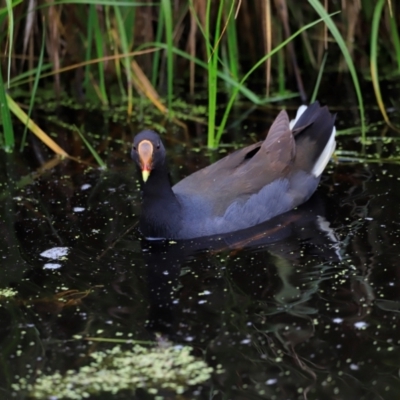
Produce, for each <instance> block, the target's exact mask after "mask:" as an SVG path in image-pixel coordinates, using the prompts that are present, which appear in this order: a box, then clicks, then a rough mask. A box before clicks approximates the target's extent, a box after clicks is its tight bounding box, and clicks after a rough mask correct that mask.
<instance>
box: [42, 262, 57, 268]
mask: <svg viewBox="0 0 400 400" xmlns="http://www.w3.org/2000/svg"><path fill="white" fill-rule="evenodd" d="M58 268H61V264H56V263H47V264H44V265H43V269H58Z"/></svg>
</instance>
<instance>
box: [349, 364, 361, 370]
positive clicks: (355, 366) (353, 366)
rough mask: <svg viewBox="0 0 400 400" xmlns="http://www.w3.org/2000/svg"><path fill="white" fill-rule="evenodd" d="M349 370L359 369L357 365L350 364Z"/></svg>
mask: <svg viewBox="0 0 400 400" xmlns="http://www.w3.org/2000/svg"><path fill="white" fill-rule="evenodd" d="M350 369H352V370H353V371H358V370H359V369H360V367H359V366H358V365H357V364H350Z"/></svg>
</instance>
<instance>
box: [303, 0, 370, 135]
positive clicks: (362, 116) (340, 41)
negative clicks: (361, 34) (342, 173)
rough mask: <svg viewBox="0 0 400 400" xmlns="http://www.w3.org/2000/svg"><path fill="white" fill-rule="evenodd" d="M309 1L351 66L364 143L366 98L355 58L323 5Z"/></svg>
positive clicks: (315, 1) (316, 0) (315, 0)
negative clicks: (364, 97)
mask: <svg viewBox="0 0 400 400" xmlns="http://www.w3.org/2000/svg"><path fill="white" fill-rule="evenodd" d="M308 2H309V3H310V4H311V5H312V7H313V8H314V10H315V11H316V12H317V13H318V15H319V16H320V17H321V18H324V21H325V24H326V25H327V27H328V29H329V30H330V32H331V34H332V36H333V37H334V38H335V41H336V43H337V44H338V46H339V48H340V50H341V51H342V54H343V57H344V59H345V61H346V64H347V66H348V68H349V71H350V74H351V77H352V79H353V85H354V89H355V91H356V95H357V100H358V106H359V108H360V119H361V140H362V142H363V143H364V142H365V139H366V125H365V112H364V99H363V97H362V93H361V87H360V83H359V81H358V76H357V72H356V68H355V66H354V63H353V60H352V59H351V55H350V53H349V50H348V49H347V46H346V42H345V41H344V40H343V37H342V35H341V34H340V32H339V29H338V28H337V26H336V25H335V23H334V22H333V21H332V18H331V17H330V15H329V14H328V13H327V12H326V10H325V8H324V7H323V5H322V4H321V3H320V2H319V1H318V0H308Z"/></svg>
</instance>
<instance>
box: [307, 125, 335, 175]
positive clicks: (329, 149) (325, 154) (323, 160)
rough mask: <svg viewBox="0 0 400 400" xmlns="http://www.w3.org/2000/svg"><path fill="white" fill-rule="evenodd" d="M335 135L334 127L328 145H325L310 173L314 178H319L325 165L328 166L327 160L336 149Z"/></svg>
mask: <svg viewBox="0 0 400 400" xmlns="http://www.w3.org/2000/svg"><path fill="white" fill-rule="evenodd" d="M335 135H336V127H335V126H334V127H333V129H332V133H331V136H330V138H329V140H328V143H327V144H326V146H325V148H324V150H323V151H322V153H321V155H320V156H319V158H318V160H317V162H316V163H315V164H314V168H313V169H312V171H311V173H312V174H313V175H314V176H315V177H318V176H320V175H321V174H322V172H324V169H325V167H326V165H327V164H328V162H329V160H330V159H331V157H332V154H333V152H334V151H335V148H336V140H335Z"/></svg>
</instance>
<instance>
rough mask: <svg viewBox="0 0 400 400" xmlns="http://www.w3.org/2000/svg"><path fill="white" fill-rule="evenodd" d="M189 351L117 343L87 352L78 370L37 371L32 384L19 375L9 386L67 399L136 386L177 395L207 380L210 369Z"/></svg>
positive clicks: (39, 397)
mask: <svg viewBox="0 0 400 400" xmlns="http://www.w3.org/2000/svg"><path fill="white" fill-rule="evenodd" d="M191 351H192V349H191V348H190V347H189V346H169V347H164V346H162V347H155V348H146V347H143V346H140V345H135V346H134V347H133V348H132V350H129V351H128V350H123V349H122V348H121V346H119V345H118V346H115V347H113V348H112V349H109V350H103V351H97V352H94V353H92V354H90V357H91V359H92V362H91V363H90V364H89V365H86V366H83V367H81V368H79V370H78V371H75V370H69V371H67V372H66V373H65V374H61V373H59V372H56V373H54V374H52V375H43V374H41V375H39V376H38V378H37V379H36V382H34V383H33V384H30V383H28V382H27V380H26V379H25V378H21V379H20V380H19V382H18V383H16V384H14V385H13V389H14V390H15V391H21V390H28V391H29V393H30V395H31V396H33V397H35V398H38V399H44V398H49V397H57V398H58V399H71V400H74V399H77V400H78V399H82V398H87V397H88V396H89V395H95V394H101V393H110V394H116V393H119V392H121V391H130V392H134V391H135V390H136V389H139V388H141V389H145V390H146V391H147V392H148V393H150V394H153V395H156V394H157V393H158V391H159V390H167V391H171V392H174V393H177V394H179V393H183V392H184V391H185V390H187V389H188V388H189V387H191V386H195V385H198V384H200V383H203V382H205V381H207V380H208V379H210V377H211V373H212V372H213V371H214V369H213V368H212V367H209V366H208V365H207V364H206V363H205V362H204V361H203V360H198V359H196V358H195V357H194V356H193V355H191Z"/></svg>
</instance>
